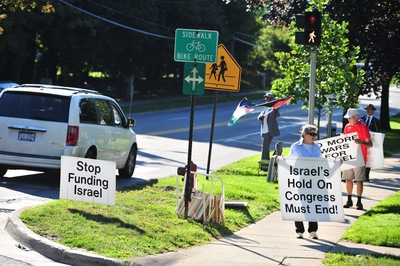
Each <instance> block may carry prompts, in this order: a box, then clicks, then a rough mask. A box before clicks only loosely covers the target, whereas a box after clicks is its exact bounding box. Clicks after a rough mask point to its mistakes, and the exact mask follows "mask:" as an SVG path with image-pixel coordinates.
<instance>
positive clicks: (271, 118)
mask: <svg viewBox="0 0 400 266" xmlns="http://www.w3.org/2000/svg"><path fill="white" fill-rule="evenodd" d="M264 98H265V102H270V101H272V100H274V95H273V94H272V93H270V92H267V93H266V94H264ZM278 116H280V113H279V110H278V109H277V108H269V107H264V110H263V111H262V112H261V113H260V114H259V115H258V120H259V121H261V139H262V148H261V160H267V161H269V159H270V158H269V154H270V151H269V147H270V146H271V143H272V139H273V138H274V137H275V136H279V135H280V132H279V127H278V122H277V120H276V118H277V117H278Z"/></svg>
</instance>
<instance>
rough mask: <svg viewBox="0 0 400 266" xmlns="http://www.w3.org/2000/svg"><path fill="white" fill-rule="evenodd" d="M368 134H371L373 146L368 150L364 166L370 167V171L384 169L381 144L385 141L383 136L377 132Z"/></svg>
mask: <svg viewBox="0 0 400 266" xmlns="http://www.w3.org/2000/svg"><path fill="white" fill-rule="evenodd" d="M369 133H371V140H372V143H373V146H372V147H371V148H368V153H367V164H366V166H367V167H370V168H371V170H373V169H381V168H384V167H385V163H384V162H385V160H384V155H383V142H384V140H385V134H383V133H378V132H369Z"/></svg>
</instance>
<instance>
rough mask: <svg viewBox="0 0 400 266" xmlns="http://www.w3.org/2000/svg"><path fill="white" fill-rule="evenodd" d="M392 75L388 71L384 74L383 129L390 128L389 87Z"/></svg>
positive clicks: (382, 98) (382, 99)
mask: <svg viewBox="0 0 400 266" xmlns="http://www.w3.org/2000/svg"><path fill="white" fill-rule="evenodd" d="M391 79H392V77H390V75H388V73H386V75H385V74H384V75H383V76H382V79H381V81H382V97H381V110H380V111H381V117H380V119H381V127H382V130H390V114H389V88H390V81H391Z"/></svg>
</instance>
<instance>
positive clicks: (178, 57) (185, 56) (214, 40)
mask: <svg viewBox="0 0 400 266" xmlns="http://www.w3.org/2000/svg"><path fill="white" fill-rule="evenodd" d="M217 46H218V31H213V30H192V29H176V30H175V48H174V60H175V61H177V62H192V63H193V62H196V63H215V62H216V61H217Z"/></svg>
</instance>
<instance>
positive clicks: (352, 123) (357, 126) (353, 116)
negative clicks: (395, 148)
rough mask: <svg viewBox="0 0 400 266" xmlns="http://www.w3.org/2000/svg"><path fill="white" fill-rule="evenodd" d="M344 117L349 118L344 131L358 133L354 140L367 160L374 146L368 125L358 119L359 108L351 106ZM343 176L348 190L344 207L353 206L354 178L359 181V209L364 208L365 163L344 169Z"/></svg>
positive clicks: (345, 132)
mask: <svg viewBox="0 0 400 266" xmlns="http://www.w3.org/2000/svg"><path fill="white" fill-rule="evenodd" d="M344 118H347V119H348V120H349V123H348V124H347V125H346V126H345V128H344V130H343V133H344V134H350V133H357V135H358V138H356V139H355V140H354V142H355V143H357V144H359V145H361V151H362V155H363V158H364V163H366V162H367V149H368V147H372V141H371V135H370V133H369V130H368V128H367V126H366V125H365V124H364V123H362V122H361V121H359V120H358V118H359V113H358V110H357V109H354V108H349V109H348V110H347V113H346V115H345V116H344ZM342 178H343V179H344V180H346V191H347V202H346V204H345V205H344V206H343V207H344V208H350V207H352V206H353V200H352V193H353V185H354V184H353V179H354V180H355V181H357V203H356V206H357V210H362V209H363V205H362V203H361V196H362V193H363V189H364V183H363V182H364V181H365V165H364V166H360V167H356V168H352V169H348V170H344V171H343V176H342Z"/></svg>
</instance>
